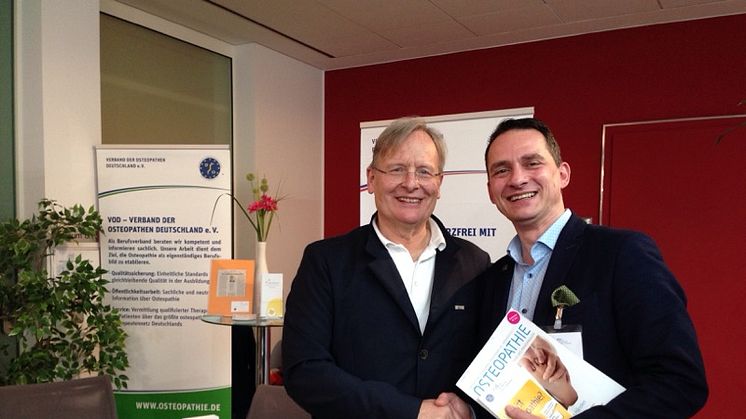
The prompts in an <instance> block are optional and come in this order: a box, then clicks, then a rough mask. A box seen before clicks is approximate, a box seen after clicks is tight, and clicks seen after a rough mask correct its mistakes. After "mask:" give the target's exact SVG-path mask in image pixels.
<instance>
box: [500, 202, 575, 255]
mask: <svg viewBox="0 0 746 419" xmlns="http://www.w3.org/2000/svg"><path fill="white" fill-rule="evenodd" d="M571 215H572V211H570V209H569V208H567V209H565V212H563V213H562V215H560V216H559V217H558V218H557V220H555V221H554V222H553V223H552V225H550V226H549V228H548V229H547V230H546V231H545V232H544V233H542V234H541V236H539V239H538V240H536V243H534V245H533V246H532V247H531V257H532V258H533V259H534V260H538V259H540V258H541V257H542V256H544V255H545V254H546V253H548V252H550V251H552V250H554V246H555V245H556V244H557V239H558V238H559V235H560V233H561V232H562V229H563V228H565V225H566V224H567V221H569V220H570V216H571ZM507 251H508V255H510V257H511V258H512V259H513V260H514V261H515V262H516V263H523V255H522V253H521V239H520V238H519V237H518V235H517V234H516V235H515V236H514V237H513V239H512V240H511V241H510V243H509V244H508V249H507ZM535 252H536V253H535Z"/></svg>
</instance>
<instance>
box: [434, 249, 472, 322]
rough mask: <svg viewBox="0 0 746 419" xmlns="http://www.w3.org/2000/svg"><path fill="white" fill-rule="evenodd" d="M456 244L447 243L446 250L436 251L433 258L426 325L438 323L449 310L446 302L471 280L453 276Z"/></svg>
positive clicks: (456, 275) (456, 250)
mask: <svg viewBox="0 0 746 419" xmlns="http://www.w3.org/2000/svg"><path fill="white" fill-rule="evenodd" d="M458 247H459V246H458V244H456V243H455V242H453V241H449V242H448V243H447V244H446V248H445V249H444V250H443V251H442V252H441V251H438V252H437V254H436V256H435V275H434V278H433V290H432V292H431V293H430V314H429V315H428V318H427V324H428V325H429V324H430V323H433V324H434V323H435V322H437V321H438V319H439V318H440V316H442V315H443V313H446V312H447V311H448V310H449V308H450V307H449V306H448V302H449V301H450V300H451V297H452V296H453V294H454V293H455V292H456V291H458V290H459V289H460V288H461V286H462V285H463V284H464V283H465V282H467V281H469V280H471V279H472V278H463V277H461V275H458V274H454V272H453V270H454V266H455V264H456V263H455V262H456V261H455V255H456V253H457V252H458Z"/></svg>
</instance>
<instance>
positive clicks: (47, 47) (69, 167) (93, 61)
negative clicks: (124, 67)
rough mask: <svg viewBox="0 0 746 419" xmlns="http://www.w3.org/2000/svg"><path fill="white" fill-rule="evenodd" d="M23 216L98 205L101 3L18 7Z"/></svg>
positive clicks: (19, 182)
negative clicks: (57, 206)
mask: <svg viewBox="0 0 746 419" xmlns="http://www.w3.org/2000/svg"><path fill="white" fill-rule="evenodd" d="M15 8H16V25H17V31H16V69H15V71H16V72H15V77H16V86H15V88H16V98H17V105H16V118H17V120H16V130H17V131H16V142H17V144H18V147H17V151H16V153H17V156H16V161H17V163H18V168H17V170H18V173H17V185H16V186H17V191H18V208H17V210H18V215H19V216H21V217H23V216H29V215H30V214H32V213H34V212H35V210H36V203H37V202H38V201H39V199H41V198H43V197H46V198H51V199H56V200H58V201H60V202H62V203H63V204H65V205H70V204H74V203H80V204H83V205H84V206H86V207H88V206H90V205H92V204H94V203H95V197H96V191H95V183H94V182H95V179H94V176H93V173H94V160H93V145H94V144H99V143H100V142H101V117H100V114H101V105H100V97H101V92H100V86H101V83H100V81H99V80H100V71H99V30H98V12H99V10H98V3H97V2H92V1H90V0H70V1H64V2H62V1H53V0H48V1H38V0H32V1H17V2H15Z"/></svg>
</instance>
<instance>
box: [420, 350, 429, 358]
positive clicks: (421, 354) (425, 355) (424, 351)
mask: <svg viewBox="0 0 746 419" xmlns="http://www.w3.org/2000/svg"><path fill="white" fill-rule="evenodd" d="M428 355H429V353H428V352H427V349H420V359H422V360H425V359H427V356H428Z"/></svg>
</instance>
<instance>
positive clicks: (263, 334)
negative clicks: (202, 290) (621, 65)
mask: <svg viewBox="0 0 746 419" xmlns="http://www.w3.org/2000/svg"><path fill="white" fill-rule="evenodd" d="M200 319H201V320H202V321H203V322H206V323H211V324H219V325H223V326H251V327H253V328H254V330H255V331H256V384H257V385H259V384H269V353H270V349H271V348H270V344H271V343H272V339H271V338H272V336H271V333H270V328H272V327H282V325H283V320H282V318H263V317H251V318H246V319H243V318H233V317H232V316H221V315H219V314H206V315H204V316H202V317H200Z"/></svg>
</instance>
